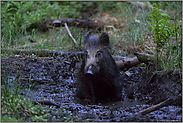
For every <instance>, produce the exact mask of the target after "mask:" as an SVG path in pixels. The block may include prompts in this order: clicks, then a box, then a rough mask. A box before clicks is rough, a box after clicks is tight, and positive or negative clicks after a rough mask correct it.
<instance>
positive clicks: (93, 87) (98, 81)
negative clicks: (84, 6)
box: [77, 35, 123, 102]
mask: <svg viewBox="0 0 183 123" xmlns="http://www.w3.org/2000/svg"><path fill="white" fill-rule="evenodd" d="M99 38H100V37H99V36H97V35H94V36H92V37H91V38H90V39H89V41H88V42H87V44H85V48H90V50H96V49H100V50H102V59H101V60H100V62H99V63H98V65H99V67H100V71H98V72H97V73H96V74H95V75H94V76H93V75H90V74H84V68H85V65H86V63H85V60H86V58H85V59H84V60H83V64H82V66H81V68H80V69H79V72H78V74H77V85H78V87H77V97H78V98H80V99H89V100H91V101H93V102H97V101H105V100H121V89H122V85H123V79H122V77H121V76H120V74H119V68H118V67H117V65H116V63H115V61H114V59H113V58H112V56H111V55H110V53H109V51H108V49H107V48H104V47H102V48H101V46H100V45H101V44H100V43H98V42H99Z"/></svg>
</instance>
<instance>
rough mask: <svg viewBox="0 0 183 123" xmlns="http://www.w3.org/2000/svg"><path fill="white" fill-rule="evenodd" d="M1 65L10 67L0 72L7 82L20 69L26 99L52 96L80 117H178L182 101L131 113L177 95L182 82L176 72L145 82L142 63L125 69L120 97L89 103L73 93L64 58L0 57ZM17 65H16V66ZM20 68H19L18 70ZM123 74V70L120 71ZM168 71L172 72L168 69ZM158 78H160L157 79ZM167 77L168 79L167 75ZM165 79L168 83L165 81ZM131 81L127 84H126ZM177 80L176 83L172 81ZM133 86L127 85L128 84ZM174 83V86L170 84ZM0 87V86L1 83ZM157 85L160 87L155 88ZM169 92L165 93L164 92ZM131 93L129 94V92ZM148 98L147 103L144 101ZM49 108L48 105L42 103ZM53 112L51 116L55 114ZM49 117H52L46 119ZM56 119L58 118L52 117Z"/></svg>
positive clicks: (170, 119) (114, 118)
mask: <svg viewBox="0 0 183 123" xmlns="http://www.w3.org/2000/svg"><path fill="white" fill-rule="evenodd" d="M1 62H2V65H3V67H5V68H6V67H9V68H11V71H6V69H5V71H3V70H4V69H3V70H2V71H1V72H2V74H3V73H4V72H5V73H6V72H9V73H10V75H9V82H10V83H11V82H12V80H13V78H15V76H17V75H18V74H19V73H22V75H21V77H22V83H21V86H23V87H24V89H22V90H21V92H20V94H21V95H23V96H25V97H26V98H28V99H29V100H38V99H47V100H52V101H53V102H55V103H56V104H57V105H58V106H57V107H56V110H57V111H59V110H61V109H63V108H64V109H66V112H68V114H72V116H73V117H74V116H78V117H81V118H82V119H83V120H82V121H87V119H91V120H90V121H105V122H116V121H174V122H175V121H178V122H180V121H182V107H181V105H180V104H182V101H179V100H178V101H177V102H176V101H175V102H172V105H169V106H165V107H162V108H160V109H159V110H156V111H153V112H150V113H148V115H135V113H137V112H139V111H141V110H143V109H146V108H148V107H151V106H152V104H158V103H160V102H162V101H164V100H165V99H167V98H168V97H169V96H174V95H178V94H180V95H181V92H182V86H181V83H180V82H181V81H182V80H181V78H180V77H179V76H180V75H177V74H173V77H174V78H173V77H166V76H168V75H169V74H167V75H166V76H161V77H159V76H158V75H157V76H153V77H154V78H153V79H151V81H149V82H148V83H147V81H146V80H147V73H146V71H145V67H134V68H131V69H129V70H128V71H129V72H130V74H131V75H130V76H127V75H124V79H125V80H126V81H127V82H128V83H126V85H125V88H124V92H122V94H123V97H124V100H123V101H118V102H105V103H104V102H103V103H97V104H92V103H91V102H89V101H86V100H84V101H81V100H78V99H77V98H76V97H75V94H76V84H77V83H76V82H75V79H74V75H73V73H74V72H73V71H71V72H68V69H69V63H68V62H62V63H60V62H55V61H46V60H42V59H34V60H32V59H29V58H15V57H13V58H9V59H2V61H1ZM17 66H19V67H18V68H17ZM22 70H23V72H22ZM122 74H124V72H122ZM171 75H172V73H171ZM159 78H160V79H159ZM167 78H168V79H167ZM169 81H170V82H171V83H172V82H173V83H172V84H167V83H169ZM129 83H131V84H129ZM175 83H177V85H175ZM131 85H133V86H134V87H133V88H131V89H128V87H131ZM174 85H175V86H174ZM2 87H3V86H2ZM158 88H160V89H161V90H158ZM167 92H168V93H169V94H171V95H168V93H167ZM129 95H131V96H129ZM128 97H130V98H128ZM148 102H150V103H148ZM45 106H46V107H48V108H50V107H51V106H52V105H45ZM55 113H56V112H53V114H52V115H53V116H54V115H56V114H55ZM50 121H52V120H50ZM56 121H58V122H59V121H62V120H61V119H56Z"/></svg>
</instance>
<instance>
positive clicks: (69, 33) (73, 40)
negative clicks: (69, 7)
mask: <svg viewBox="0 0 183 123" xmlns="http://www.w3.org/2000/svg"><path fill="white" fill-rule="evenodd" d="M65 28H66V30H67V33H68V35H69V37H70V38H71V39H72V42H73V43H74V45H75V47H77V48H78V47H79V45H78V43H77V42H76V40H75V39H74V38H73V36H72V34H71V32H70V30H69V28H68V26H67V23H65Z"/></svg>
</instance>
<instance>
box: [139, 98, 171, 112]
mask: <svg viewBox="0 0 183 123" xmlns="http://www.w3.org/2000/svg"><path fill="white" fill-rule="evenodd" d="M172 100H173V99H172V98H168V99H166V100H165V101H163V102H161V103H159V104H157V105H154V106H152V107H149V108H146V109H144V110H142V111H139V112H137V113H136V114H142V115H145V114H147V113H149V112H152V111H155V110H158V109H160V108H161V107H164V106H166V105H169V103H170V102H171V101H172Z"/></svg>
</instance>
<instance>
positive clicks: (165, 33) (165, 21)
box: [150, 4, 182, 68]
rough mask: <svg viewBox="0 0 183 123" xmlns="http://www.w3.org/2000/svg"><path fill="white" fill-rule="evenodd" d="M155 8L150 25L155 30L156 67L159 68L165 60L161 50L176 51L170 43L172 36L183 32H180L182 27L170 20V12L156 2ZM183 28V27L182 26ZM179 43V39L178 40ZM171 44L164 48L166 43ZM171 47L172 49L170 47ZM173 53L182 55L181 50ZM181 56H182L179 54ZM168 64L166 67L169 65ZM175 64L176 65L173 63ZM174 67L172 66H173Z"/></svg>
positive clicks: (180, 34)
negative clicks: (166, 11)
mask: <svg viewBox="0 0 183 123" xmlns="http://www.w3.org/2000/svg"><path fill="white" fill-rule="evenodd" d="M153 9H154V10H153V11H152V12H151V15H150V16H151V18H150V20H151V22H150V24H151V25H150V27H151V28H152V30H151V32H153V35H154V36H155V38H154V43H155V44H156V58H157V59H156V67H157V68H159V67H160V64H162V63H163V62H164V61H162V62H161V59H160V58H162V53H161V51H165V52H172V53H173V52H174V49H173V48H172V44H170V41H171V37H174V36H176V39H177V36H179V37H182V33H180V32H181V31H180V28H181V27H182V26H181V27H180V28H177V26H176V24H175V23H173V22H172V20H170V17H169V15H168V14H166V13H165V12H163V10H160V9H159V8H158V7H157V5H156V4H154V8H153ZM181 29H182V28H181ZM176 41H177V40H176ZM177 43H178V41H177ZM167 44H169V45H168V46H167V47H169V48H166V50H164V47H165V45H167ZM170 48H171V49H170ZM177 48H180V46H177ZM172 55H175V56H176V55H178V56H179V55H180V52H179V53H178V54H172ZM179 57H180V56H179ZM166 62H172V60H171V61H166ZM177 62H178V64H180V63H179V62H180V61H177ZM168 64H171V65H172V64H175V63H174V61H173V63H168ZM168 64H166V67H167V65H168ZM173 66H174V65H173ZM171 67H172V66H171Z"/></svg>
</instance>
